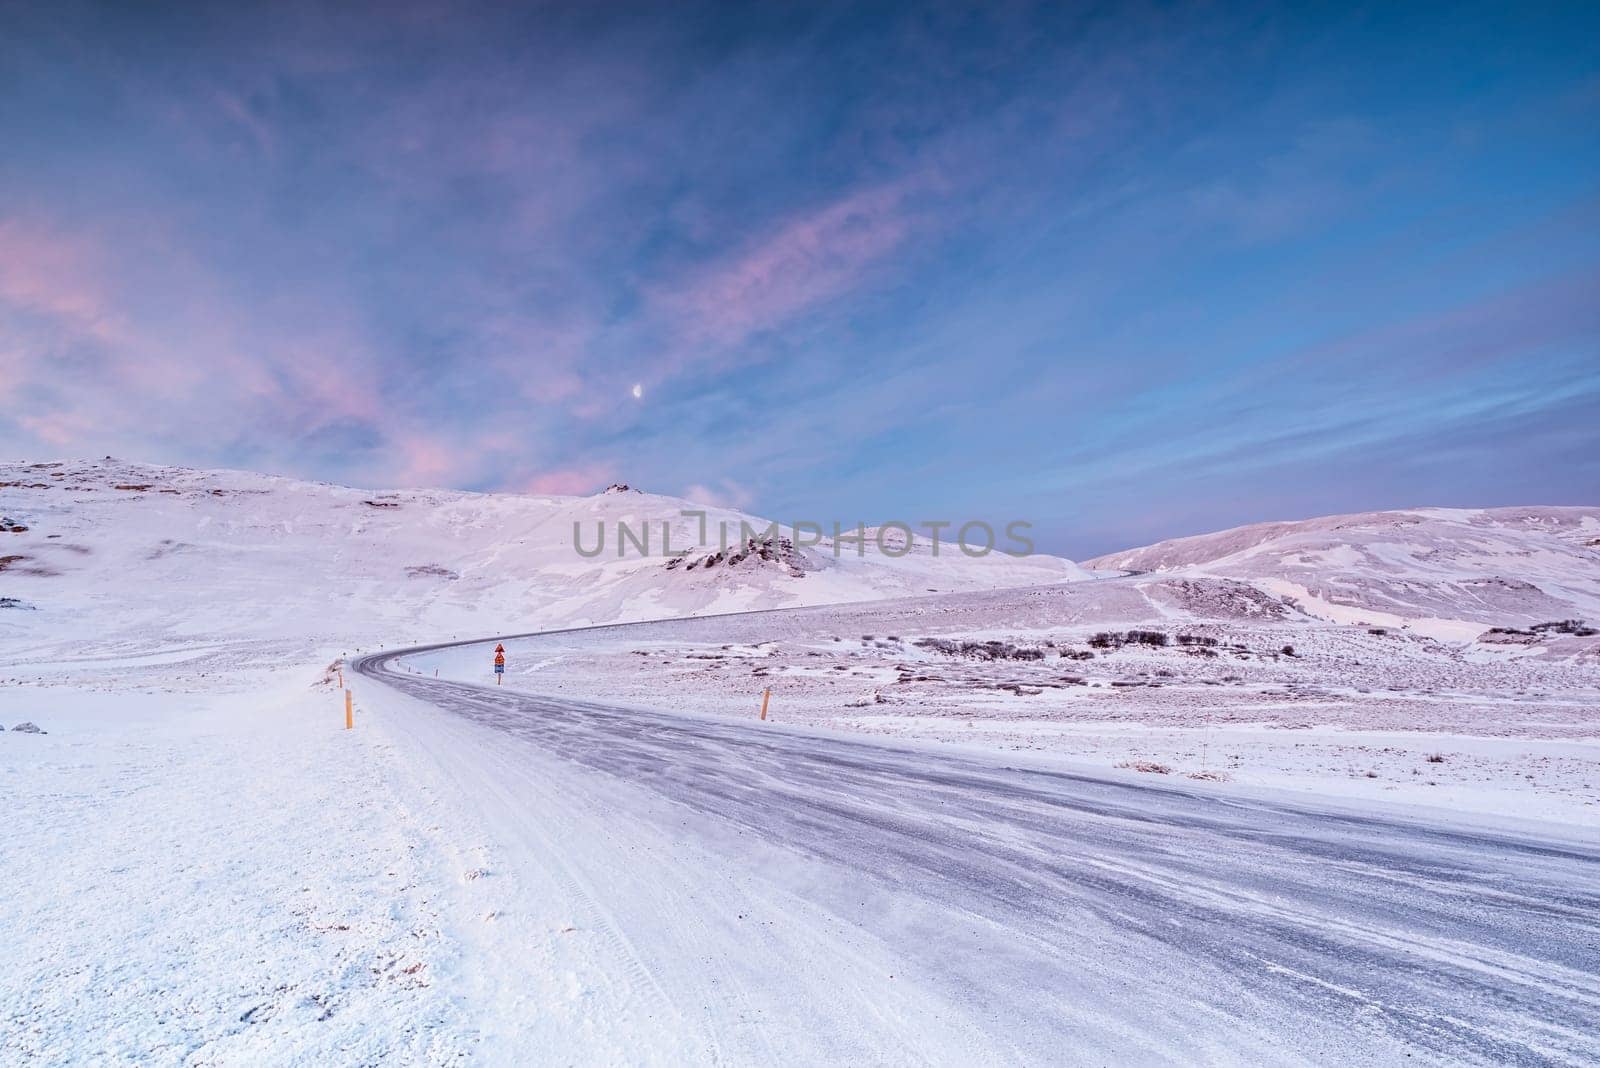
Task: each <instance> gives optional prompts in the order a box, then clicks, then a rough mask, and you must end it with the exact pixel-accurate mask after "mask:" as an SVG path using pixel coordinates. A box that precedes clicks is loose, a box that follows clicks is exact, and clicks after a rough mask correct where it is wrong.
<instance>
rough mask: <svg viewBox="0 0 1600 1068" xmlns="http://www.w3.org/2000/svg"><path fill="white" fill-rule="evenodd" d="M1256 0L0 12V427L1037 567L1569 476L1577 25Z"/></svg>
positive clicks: (1468, 8) (1580, 423)
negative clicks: (928, 539)
mask: <svg viewBox="0 0 1600 1068" xmlns="http://www.w3.org/2000/svg"><path fill="white" fill-rule="evenodd" d="M135 7H137V8H138V10H134V8H135ZM1288 7H1289V8H1292V10H1285V9H1284V8H1283V6H1281V5H1280V6H1261V7H1250V6H1247V5H1243V4H1227V5H1206V6H1200V7H1188V6H1183V5H1168V4H1162V5H1131V4H1128V5H1115V6H1107V7H1090V6H1065V5H1051V6H1042V7H1029V6H1027V5H1001V4H992V5H991V4H986V5H981V6H974V7H971V8H960V7H954V6H938V5H932V6H930V5H911V6H906V7H904V8H896V7H893V6H889V5H856V6H837V7H836V6H830V5H819V4H806V5H795V6H792V7H787V6H778V5H726V6H721V5H704V6H703V5H690V4H673V5H658V6H656V7H654V8H649V7H643V8H626V7H623V6H621V5H579V6H572V7H566V6H561V5H547V6H541V7H537V8H534V7H532V6H530V7H529V9H528V10H524V11H509V10H507V9H506V8H505V7H504V6H503V5H494V6H484V7H481V8H480V7H473V6H472V5H462V4H450V5H443V4H438V5H436V4H430V3H409V4H407V3H402V4H389V5H383V6H381V7H373V8H370V9H364V8H361V7H359V6H354V5H342V6H340V7H337V8H335V7H332V6H326V5H314V4H294V3H286V4H273V5H248V6H247V5H215V6H206V7H201V6H199V5H194V6H192V7H160V6H157V5H110V6H104V7H94V6H81V5H75V4H71V3H52V4H43V3H39V4H21V3H4V2H0V371H3V372H4V374H3V380H0V454H3V455H8V456H13V457H18V458H22V457H53V456H67V455H73V456H90V455H103V454H108V453H109V454H114V455H117V456H119V457H124V458H130V459H145V460H151V461H156V462H167V463H182V464H190V465H196V466H224V465H225V466H239V467H248V468H256V469H264V470H269V471H275V472H280V473H285V474H292V475H297V476H302V477H308V478H320V479H328V480H333V481H343V482H351V483H355V484H361V485H442V486H453V487H460V488H469V489H501V490H524V491H542V492H587V491H589V490H591V489H593V488H596V487H598V486H600V485H604V484H605V483H606V482H608V481H611V480H613V479H623V480H626V481H629V482H631V483H633V484H634V485H638V486H642V487H644V488H647V489H651V490H657V491H661V492H669V493H690V494H693V495H697V496H708V497H712V498H714V499H716V500H717V501H718V502H719V503H726V504H733V505H737V506H741V507H744V508H747V509H750V510H752V511H755V512H757V513H759V514H764V515H768V516H772V517H775V518H779V519H782V520H784V521H792V520H796V519H806V520H815V521H822V522H828V521H832V520H835V519H838V520H841V521H843V522H845V523H851V522H853V521H855V520H856V519H864V520H866V521H868V522H875V521H883V520H890V519H899V520H903V521H908V522H918V521H921V520H930V519H952V520H958V521H961V520H966V519H971V518H982V519H989V520H992V521H995V522H997V523H1003V522H1006V521H1009V520H1012V519H1026V520H1029V521H1031V522H1033V523H1034V524H1035V529H1036V531H1037V535H1038V536H1037V541H1038V543H1039V545H1040V547H1041V548H1045V549H1050V550H1054V551H1061V552H1067V553H1070V554H1073V555H1089V554H1092V553H1095V552H1100V551H1106V550H1111V549H1115V548H1120V547H1124V546H1128V545H1134V544H1139V543H1143V542H1147V541H1151V540H1155V539H1158V538H1162V537H1168V536H1174V535H1179V534H1184V533H1193V532H1198V531H1202V530H1207V529H1214V528H1219V527H1223V526H1230V525H1234V524H1238V523H1243V522H1252V521H1256V520H1263V519H1274V518H1295V517H1301V516H1307V515H1315V514H1323V513H1328V512H1336V511H1351V510H1361V509H1368V508H1388V507H1403V506H1408V505H1417V504H1450V505H1497V504H1513V503H1595V502H1596V501H1597V500H1600V492H1597V490H1600V448H1597V445H1600V434H1597V432H1596V430H1595V427H1596V426H1600V299H1597V297H1600V138H1597V137H1596V131H1597V130H1600V44H1597V42H1600V8H1597V7H1595V6H1594V5H1592V4H1589V5H1580V4H1574V5H1569V6H1559V5H1511V4H1505V5H1494V6H1488V5H1472V4H1461V5H1452V6H1442V5H1441V6H1439V7H1425V6H1420V5H1392V4H1373V5H1349V4H1341V5H1327V6H1325V7H1323V6H1314V5H1288ZM635 385H637V386H638V387H639V392H640V394H641V395H640V396H638V397H635V396H634V386H635Z"/></svg>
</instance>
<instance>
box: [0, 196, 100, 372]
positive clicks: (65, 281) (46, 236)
mask: <svg viewBox="0 0 1600 1068" xmlns="http://www.w3.org/2000/svg"><path fill="white" fill-rule="evenodd" d="M103 260H104V254H103V251H102V249H101V248H100V246H99V245H98V244H97V243H96V242H93V241H91V240H89V239H88V238H87V237H86V236H85V235H82V234H64V233H60V232H56V231H54V230H52V229H50V228H48V227H43V226H40V225H38V224H36V223H30V222H25V221H23V220H21V219H0V305H7V304H8V305H11V306H12V307H15V308H20V309H22V310H24V311H28V312H33V313H35V314H40V315H44V316H47V317H49V318H51V319H54V320H57V321H58V322H59V323H60V324H61V325H63V326H65V327H67V328H69V329H71V330H72V331H74V332H77V333H82V334H86V335H89V336H91V337H94V338H96V339H98V340H100V341H103V342H107V343H111V342H116V341H119V340H123V336H124V335H123V330H124V328H123V325H122V324H121V323H120V322H119V321H118V319H117V318H116V316H115V315H114V313H113V311H112V307H111V304H112V301H111V298H110V296H109V294H108V293H107V287H106V284H105V280H104V277H103V276H104V270H105V264H104V262H103Z"/></svg>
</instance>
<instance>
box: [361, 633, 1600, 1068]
mask: <svg viewBox="0 0 1600 1068" xmlns="http://www.w3.org/2000/svg"><path fill="white" fill-rule="evenodd" d="M462 644H469V643H462ZM433 648H438V647H433ZM410 652H412V651H409V650H408V651H404V652H401V653H388V654H383V655H379V656H372V657H368V658H366V659H365V660H362V661H359V662H357V664H356V665H355V667H356V670H357V671H360V672H361V673H363V674H366V675H369V676H372V677H374V678H375V679H378V680H379V681H381V682H383V683H385V684H387V685H388V686H391V687H394V688H396V689H399V690H401V691H403V692H405V693H408V694H410V695H411V696H413V697H415V698H418V699H420V700H422V701H424V702H427V703H428V704H430V705H432V706H434V707H436V708H437V709H439V710H441V711H442V712H444V713H448V714H449V715H451V716H455V717H461V718H462V719H464V720H467V721H471V722H473V723H475V724H478V725H481V726H482V727H485V728H489V729H491V730H492V731H494V732H497V736H498V737H500V738H502V739H503V743H504V746H505V747H507V750H508V752H509V754H510V755H509V757H508V759H511V760H515V759H516V755H515V754H516V753H517V752H519V751H526V752H529V753H530V754H531V753H532V752H533V751H538V752H539V753H540V754H541V756H542V757H554V758H557V759H559V760H560V761H562V762H565V763H566V764H567V765H568V766H570V767H571V768H573V769H574V770H575V772H577V773H579V774H582V775H592V776H602V777H610V778H614V779H619V780H623V781H625V782H626V783H628V784H631V786H632V787H633V788H635V789H638V790H643V791H647V792H649V793H650V794H653V795H656V796H658V797H659V798H663V799H666V800H667V801H670V802H671V806H672V807H674V808H679V807H681V808H682V809H687V810H690V811H692V812H693V813H695V814H696V817H695V822H694V823H690V824H685V826H686V827H691V828H692V827H694V826H702V827H704V826H717V827H725V828H727V829H729V830H730V831H731V832H737V833H738V834H739V835H740V836H743V837H745V838H748V839H754V840H757V841H759V842H761V843H762V844H763V847H764V848H768V847H770V849H775V850H778V851H781V852H782V853H785V854H790V855H794V856H795V857H797V858H798V859H800V860H802V861H804V862H805V863H806V864H807V865H809V866H810V869H811V870H813V871H820V872H823V873H825V877H821V878H813V879H811V880H810V881H809V882H807V883H806V884H805V886H804V887H803V888H802V890H801V891H800V892H802V893H804V894H806V895H807V896H808V897H809V898H811V899H812V900H814V901H815V902H816V903H817V904H818V906H819V907H820V908H822V909H825V910H827V911H828V912H829V913H830V914H832V915H836V916H838V917H839V918H840V920H841V922H843V923H847V924H852V925H856V926H858V927H860V928H862V929H863V930H865V931H867V932H869V933H870V934H872V935H873V936H874V937H876V938H878V939H881V940H883V941H885V942H887V943H889V944H890V945H892V946H893V948H894V950H895V952H896V953H898V954H899V955H900V956H901V957H902V958H903V959H904V960H905V961H906V966H907V971H908V972H915V974H917V975H918V976H919V977H920V979H919V981H920V982H922V983H923V984H924V985H925V986H927V987H928V989H930V990H934V991H937V992H938V993H939V996H940V997H942V998H944V999H946V1000H947V1001H948V1003H949V1004H950V1005H951V1006H952V1008H951V1012H952V1013H954V1014H956V1015H957V1016H958V1017H959V1019H960V1020H961V1023H962V1026H963V1027H966V1028H969V1029H971V1031H972V1033H973V1034H975V1035H977V1036H979V1038H978V1039H977V1042H978V1048H982V1049H990V1050H992V1051H995V1056H994V1059H996V1060H1000V1061H1026V1062H1034V1063H1078V1062H1089V1063H1105V1062H1107V1061H1121V1062H1129V1061H1132V1062H1145V1061H1149V1060H1178V1061H1182V1060H1189V1059H1194V1060H1205V1061H1211V1062H1215V1061H1219V1060H1221V1061H1233V1060H1237V1061H1248V1062H1252V1063H1263V1062H1272V1063H1292V1062H1312V1063H1330V1062H1338V1063H1399V1062H1400V1061H1403V1060H1405V1059H1406V1058H1410V1059H1411V1060H1412V1062H1413V1063H1486V1064H1489V1063H1492V1064H1596V1063H1600V842H1597V843H1593V844H1583V843H1570V842H1569V843H1562V842H1557V841H1537V840H1531V839H1529V840H1525V839H1517V838H1515V837H1510V836H1507V835H1504V834H1499V833H1477V832H1475V831H1473V830H1472V829H1470V828H1463V827H1444V826H1434V825H1429V824H1427V823H1425V822H1419V821H1413V820H1409V819H1402V818H1390V817H1386V816H1382V815H1376V814H1350V813H1348V812H1337V811H1323V810H1318V809H1317V808H1315V807H1312V806H1310V805H1299V804H1291V803H1279V802H1266V801H1259V800H1253V799H1250V800H1247V799H1240V798H1229V797H1227V796H1226V795H1223V796H1219V795H1218V794H1217V793H1215V792H1206V793H1200V792H1197V791H1186V790H1184V789H1182V788H1176V787H1172V786H1168V785H1165V784H1162V785H1155V784H1152V785H1148V786H1147V785H1145V784H1143V783H1130V782H1125V781H1111V780H1104V779H1099V778H1094V777H1088V776H1080V775H1074V774H1066V773H1061V772H1057V771H1050V770H1038V769H1030V768H1025V767H1016V766H1008V764H1007V762H1006V761H1005V759H1004V757H1003V756H1000V755H997V756H995V757H994V758H992V759H985V758H983V757H980V756H973V755H970V754H947V753H943V752H938V751H930V750H928V749H917V748H912V747H904V748H902V747H896V746H893V745H887V744H878V743H874V742H871V741H866V740H860V741H858V740H854V739H848V738H841V737H838V736H833V735H829V734H825V733H821V732H808V731H801V730H794V729H790V728H774V727H771V726H770V725H762V724H755V723H750V722H736V721H721V720H713V719H708V718H699V717H695V716H692V715H678V714H674V713H673V712H671V711H642V710H638V709H621V708H616V707H608V706H605V705H601V704H594V703H586V702H581V701H574V700H569V699H565V698H553V697H546V696H538V695H533V694H528V693H524V692H516V691H513V690H509V689H496V688H494V687H489V688H484V687H479V686H474V685H468V684H464V683H460V682H454V681H447V680H439V679H434V678H428V677H423V676H420V675H415V674H410V673H407V672H403V671H395V670H391V665H392V663H393V661H394V660H395V659H396V658H398V657H401V656H404V655H407V653H410ZM708 821H709V822H708ZM680 833H686V834H687V833H692V831H682V832H680ZM752 863H754V862H752ZM859 888H867V889H859ZM868 889H870V892H871V893H872V894H874V895H877V897H876V903H875V904H872V905H868V904H865V903H862V904H857V902H858V901H862V902H864V899H865V898H866V897H867V893H868ZM886 903H887V904H886Z"/></svg>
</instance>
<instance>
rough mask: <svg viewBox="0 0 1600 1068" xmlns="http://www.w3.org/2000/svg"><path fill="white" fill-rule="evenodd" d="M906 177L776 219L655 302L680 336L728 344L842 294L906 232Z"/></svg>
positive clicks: (908, 188)
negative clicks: (746, 244)
mask: <svg viewBox="0 0 1600 1068" xmlns="http://www.w3.org/2000/svg"><path fill="white" fill-rule="evenodd" d="M912 187H913V183H909V182H904V181H902V182H895V183H891V184H889V185H883V186H877V187H874V188H871V189H866V190H861V191H858V192H855V193H852V194H851V195H849V196H847V197H844V198H843V199H840V200H836V201H834V202H833V203H831V204H828V205H825V206H824V207H822V208H820V209H816V210H813V211H810V212H807V213H805V214H802V215H800V216H798V217H796V218H792V219H790V220H788V221H786V222H784V223H782V224H781V225H779V226H778V227H777V228H776V229H774V230H773V231H772V232H770V233H769V234H767V235H766V236H765V237H763V238H761V239H760V240H758V241H756V242H755V243H754V244H752V245H751V246H749V247H748V248H746V249H744V250H743V251H741V252H740V253H738V254H737V255H735V256H733V257H732V258H731V259H729V260H727V261H725V262H722V263H720V264H715V265H713V266H712V267H711V268H710V269H708V270H706V271H704V272H703V273H701V274H700V275H699V276H698V277H696V278H694V279H692V280H691V281H690V282H689V283H688V284H687V285H686V286H684V287H682V288H679V289H675V290H671V291H667V292H664V293H660V294H658V295H657V296H656V298H655V302H656V304H657V305H658V307H660V308H662V309H663V310H664V311H665V312H666V313H667V315H668V316H669V317H670V318H671V319H673V320H675V321H676V323H677V324H678V326H679V327H680V330H681V332H682V334H683V336H684V339H685V341H686V342H688V343H689V344H690V345H695V344H706V343H710V344H715V345H736V344H738V343H740V342H742V341H744V340H745V339H747V338H749V337H751V336H752V335H754V334H757V333H759V332H761V331H763V330H767V329H771V328H773V327H776V326H779V325H781V324H782V323H784V322H785V321H787V320H788V319H790V318H792V317H794V316H795V315H798V314H799V313H800V312H802V311H805V310H806V309H808V308H811V307H813V306H815V305H818V304H821V303H824V302H826V301H828V300H832V299H834V298H836V297H839V296H842V295H844V294H845V293H847V292H849V291H850V290H851V289H852V288H854V287H855V286H857V285H858V284H860V283H861V282H862V280H863V279H864V278H865V276H866V275H867V273H868V272H869V271H870V270H871V269H872V268H873V267H874V266H875V265H877V263H878V262H879V261H880V260H882V259H883V258H884V257H886V256H888V255H889V254H890V253H891V252H893V251H894V250H895V249H896V248H898V247H899V246H900V245H901V244H902V242H904V240H905V239H906V237H907V234H908V233H909V231H910V221H909V218H908V216H907V213H906V210H905V201H906V199H907V197H908V196H909V194H910V193H911V191H912Z"/></svg>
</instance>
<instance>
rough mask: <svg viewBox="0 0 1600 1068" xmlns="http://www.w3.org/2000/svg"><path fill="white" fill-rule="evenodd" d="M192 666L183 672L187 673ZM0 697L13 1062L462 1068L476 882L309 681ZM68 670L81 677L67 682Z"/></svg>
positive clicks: (144, 681)
mask: <svg viewBox="0 0 1600 1068" xmlns="http://www.w3.org/2000/svg"><path fill="white" fill-rule="evenodd" d="M178 659H182V657H181V656H180V657H178ZM63 672H64V674H63V676H62V678H63V684H59V685H49V684H46V685H31V684H30V685H15V684H14V685H8V686H5V687H3V688H0V723H3V724H5V725H6V726H7V727H9V726H11V725H12V724H14V723H16V722H19V721H22V720H24V719H27V720H32V721H34V722H36V723H37V724H38V725H39V726H40V727H42V728H43V729H44V730H45V731H47V732H48V733H46V734H39V735H24V734H18V733H15V732H12V731H9V730H8V731H7V732H6V733H5V734H4V735H3V736H0V782H3V783H4V789H3V793H4V796H5V798H6V800H5V810H6V831H5V833H4V835H3V837H0V856H3V863H0V869H3V871H4V877H3V878H0V915H4V916H5V922H6V929H7V932H8V934H7V937H6V938H5V939H3V940H0V974H3V975H4V977H5V978H4V979H3V980H0V1021H3V1024H0V1061H4V1062H6V1063H11V1064H18V1063H28V1062H30V1061H38V1062H41V1063H95V1062H102V1063H103V1062H129V1063H132V1062H137V1063H144V1064H225V1063H226V1064H239V1063H265V1062H269V1061H270V1062H272V1063H280V1064H281V1063H296V1062H298V1063H333V1062H339V1063H371V1062H374V1061H377V1060H379V1059H385V1058H396V1057H397V1058H399V1059H403V1060H407V1061H412V1062H426V1063H450V1062H453V1061H456V1060H459V1059H461V1058H462V1057H464V1056H465V1055H467V1054H469V1053H470V1052H471V1051H472V1050H473V1049H474V1048H475V1046H476V1044H477V1043H478V1041H479V1036H478V1034H477V1033H476V1030H475V1028H474V1027H473V1026H472V1025H470V1024H467V1023H464V1022H463V1014H462V1012H461V1011H460V1006H459V1005H458V1003H457V998H458V995H457V993H456V984H455V983H454V982H452V981H451V980H452V978H453V976H454V975H456V974H457V973H459V971H460V969H461V968H462V962H461V957H460V953H459V948H458V945H457V943H456V941H455V940H454V939H453V938H452V937H451V935H450V934H449V931H448V915H447V914H448V909H447V907H446V906H447V903H446V902H445V901H444V900H443V899H442V898H443V895H441V893H440V892H439V890H438V888H439V887H440V886H443V885H448V883H449V881H450V880H451V879H452V878H454V877H455V876H456V875H457V874H458V873H457V872H456V871H454V867H455V864H454V862H453V859H452V858H449V857H447V856H446V855H445V854H444V853H443V852H442V851H441V849H440V848H439V847H438V846H436V845H435V844H434V842H435V841H436V839H435V837H434V836H433V835H432V834H431V833H430V830H429V826H428V825H426V824H425V822H424V821H425V820H426V819H427V814H426V812H424V811H422V810H419V809H418V808H416V807H415V802H414V801H413V797H414V796H415V795H416V789H415V785H414V783H413V782H412V781H411V780H410V777H409V773H408V771H407V769H406V768H405V766H404V764H403V761H402V760H401V759H399V758H398V754H396V753H395V751H394V750H393V748H392V745H391V744H390V743H389V742H388V741H387V740H386V739H385V737H384V735H383V734H382V733H381V731H376V730H372V729H370V725H367V724H362V727H363V728H364V729H361V730H356V731H350V732H346V731H344V730H343V729H342V728H343V722H342V721H343V712H342V708H340V707H339V702H338V699H337V697H336V696H335V694H334V692H333V691H332V690H331V689H328V688H318V689H312V688H311V687H310V685H309V684H310V683H311V682H312V681H313V680H314V679H315V678H316V676H317V671H316V670H315V669H314V668H313V667H312V666H311V665H310V664H302V665H299V666H296V667H285V668H281V669H278V670H271V669H259V668H258V669H254V670H251V671H248V672H246V673H244V674H242V675H236V676H234V677H233V678H230V679H228V680H227V681H226V683H225V684H218V686H217V689H218V692H208V691H207V690H204V689H200V688H198V687H196V686H195V685H193V684H192V683H182V684H172V685H167V686H163V685H161V681H160V676H159V674H158V673H156V672H153V671H152V670H151V669H150V667H149V665H148V664H146V665H145V667H144V669H143V670H142V671H140V672H139V673H138V676H137V680H136V682H135V683H133V684H128V683H126V682H124V681H120V680H119V672H118V671H117V670H115V669H114V668H112V669H107V670H104V671H94V670H86V669H85V668H84V667H83V665H82V664H75V665H71V666H69V667H66V668H64V669H63ZM66 672H70V673H71V674H65V673H66Z"/></svg>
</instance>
